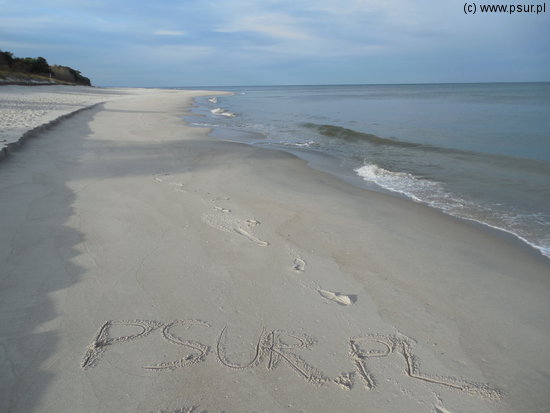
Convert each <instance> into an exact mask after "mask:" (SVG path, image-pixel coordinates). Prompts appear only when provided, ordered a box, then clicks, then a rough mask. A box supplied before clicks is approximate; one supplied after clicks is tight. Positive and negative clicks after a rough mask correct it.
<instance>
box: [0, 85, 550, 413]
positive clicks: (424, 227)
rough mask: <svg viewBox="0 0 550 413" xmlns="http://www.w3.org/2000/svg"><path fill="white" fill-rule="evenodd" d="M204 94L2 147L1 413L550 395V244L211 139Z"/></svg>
mask: <svg viewBox="0 0 550 413" xmlns="http://www.w3.org/2000/svg"><path fill="white" fill-rule="evenodd" d="M21 90H23V89H21ZM25 90H26V89H25ZM33 90H36V88H34V89H33ZM49 90H50V89H49ZM38 92H39V91H38V90H36V92H32V91H31V92H29V93H38ZM16 94H17V93H16ZM198 94H211V92H199V91H193V92H186V91H158V90H157V91H151V90H148V91H141V92H139V91H135V92H132V94H127V95H126V96H117V99H114V100H110V101H108V102H106V103H104V104H101V105H97V106H94V107H93V108H90V109H87V110H84V111H81V112H79V113H77V114H75V115H74V116H71V117H69V118H67V119H64V120H63V121H62V122H60V123H57V124H56V125H54V126H52V127H50V128H49V129H48V130H44V131H42V132H40V133H38V134H36V135H35V136H34V138H33V139H31V140H29V141H28V142H27V143H26V144H25V146H24V147H22V148H21V149H20V150H18V151H15V152H13V153H11V154H10V155H9V156H7V157H6V158H5V159H4V160H2V161H1V162H0V228H1V231H0V326H1V327H0V364H1V371H2V374H1V375H0V411H2V412H25V413H28V412H155V413H156V412H173V413H175V412H180V413H181V412H208V413H218V412H222V411H223V412H228V413H229V412H234V413H241V412H243V413H248V412H250V413H252V412H382V413H384V412H387V413H389V412H392V413H394V412H430V413H434V412H435V413H449V412H451V413H457V412H476V413H483V412H522V413H523V412H545V411H546V412H547V411H549V408H548V406H549V405H550V394H549V392H548V389H549V388H550V346H549V344H548V343H550V327H549V317H550V291H549V290H550V276H549V275H550V271H549V270H550V265H549V264H548V260H545V259H544V258H542V257H540V256H537V255H536V254H534V253H533V252H532V251H530V250H528V249H526V248H521V247H518V245H517V243H514V242H510V241H509V240H507V239H505V238H501V237H495V236H494V235H493V234H491V233H488V232H487V231H484V230H482V229H480V228H478V227H476V226H472V225H469V224H466V223H463V222H461V221H458V220H455V219H452V218H449V217H447V216H444V215H442V214H440V213H438V212H436V211H433V210H431V209H429V208H427V207H423V206H421V205H417V204H414V203H411V202H408V201H405V200H400V199H397V198H393V197H390V196H385V195H383V194H378V193H372V192H369V191H365V190H362V189H359V188H355V187H352V186H350V185H347V184H345V183H342V182H341V181H339V180H337V179H336V178H334V177H331V176H330V175H327V174H324V173H321V172H318V171H315V170H312V169H311V168H309V167H308V166H307V165H306V163H305V162H303V161H301V160H298V159H296V158H295V157H293V156H291V155H289V154H286V153H282V152H278V151H274V150H267V149H258V148H254V147H250V146H245V145H240V144H235V143H229V142H222V141H217V140H214V139H212V138H209V137H208V136H207V133H208V131H207V130H205V129H198V128H190V127H188V126H186V125H185V124H184V122H183V121H182V119H181V116H182V114H183V112H184V111H185V108H186V107H187V106H188V105H189V104H190V103H191V98H192V96H195V95H198ZM5 96H6V95H5V94H3V93H2V91H1V90H0V99H4V100H5V99H6V98H5ZM83 99H87V97H83ZM0 104H1V105H5V102H4V103H0ZM80 104H81V103H79V105H80ZM2 107H3V106H2Z"/></svg>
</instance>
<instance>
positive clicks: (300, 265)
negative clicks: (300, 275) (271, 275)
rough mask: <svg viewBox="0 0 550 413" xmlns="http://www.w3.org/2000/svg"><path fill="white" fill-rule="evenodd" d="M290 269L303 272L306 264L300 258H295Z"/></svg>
mask: <svg viewBox="0 0 550 413" xmlns="http://www.w3.org/2000/svg"><path fill="white" fill-rule="evenodd" d="M292 269H293V270H294V271H296V272H304V271H305V270H306V262H305V261H304V260H303V259H301V258H300V257H296V258H295V259H294V266H293V267H292Z"/></svg>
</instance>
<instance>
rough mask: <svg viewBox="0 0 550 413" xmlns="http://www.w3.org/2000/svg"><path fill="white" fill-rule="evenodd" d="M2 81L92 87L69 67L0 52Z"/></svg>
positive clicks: (40, 58)
mask: <svg viewBox="0 0 550 413" xmlns="http://www.w3.org/2000/svg"><path fill="white" fill-rule="evenodd" d="M0 81H3V82H4V83H6V82H8V83H12V82H15V83H29V84H40V83H61V84H78V85H86V86H91V81H90V79H88V78H87V77H85V76H82V74H81V73H80V71H78V70H75V69H73V68H71V67H68V66H60V65H52V66H50V65H49V64H48V61H47V60H46V59H45V58H43V57H15V56H14V55H13V53H11V52H7V51H6V52H5V51H2V50H0Z"/></svg>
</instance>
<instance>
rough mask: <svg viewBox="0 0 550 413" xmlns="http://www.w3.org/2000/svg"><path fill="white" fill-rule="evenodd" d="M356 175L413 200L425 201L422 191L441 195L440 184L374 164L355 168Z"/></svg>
mask: <svg viewBox="0 0 550 413" xmlns="http://www.w3.org/2000/svg"><path fill="white" fill-rule="evenodd" d="M355 172H356V173H357V175H359V176H360V177H362V178H363V179H364V180H366V181H369V182H373V183H375V184H376V185H378V186H380V187H382V188H384V189H387V190H389V191H392V192H398V193H401V194H403V195H406V196H407V197H409V198H412V199H414V200H415V201H418V202H421V201H425V200H424V199H423V197H422V196H421V194H422V193H431V194H435V193H439V194H441V195H443V192H444V191H443V188H442V186H441V184H439V183H438V182H434V181H429V180H425V179H421V178H419V177H416V176H414V175H412V174H410V173H406V172H393V171H388V170H387V169H384V168H382V167H380V166H378V165H376V164H366V165H363V166H362V167H360V168H357V169H355Z"/></svg>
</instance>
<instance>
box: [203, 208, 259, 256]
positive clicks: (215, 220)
mask: <svg viewBox="0 0 550 413" xmlns="http://www.w3.org/2000/svg"><path fill="white" fill-rule="evenodd" d="M214 210H215V211H217V212H215V213H208V214H204V215H203V216H202V220H203V222H204V223H205V224H207V225H210V226H211V227H212V228H216V229H218V230H220V231H224V232H230V233H231V232H235V233H237V234H239V235H241V236H243V237H245V238H246V239H247V240H249V241H251V242H253V243H255V244H256V245H259V246H260V247H267V246H268V245H269V242H267V241H264V240H262V239H260V238H258V237H256V236H255V235H254V234H252V232H250V231H249V230H247V229H245V228H247V227H248V228H251V227H253V226H256V225H259V224H260V222H259V221H256V220H255V219H248V220H242V219H239V218H237V217H235V216H233V215H231V210H229V209H226V208H221V207H214Z"/></svg>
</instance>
